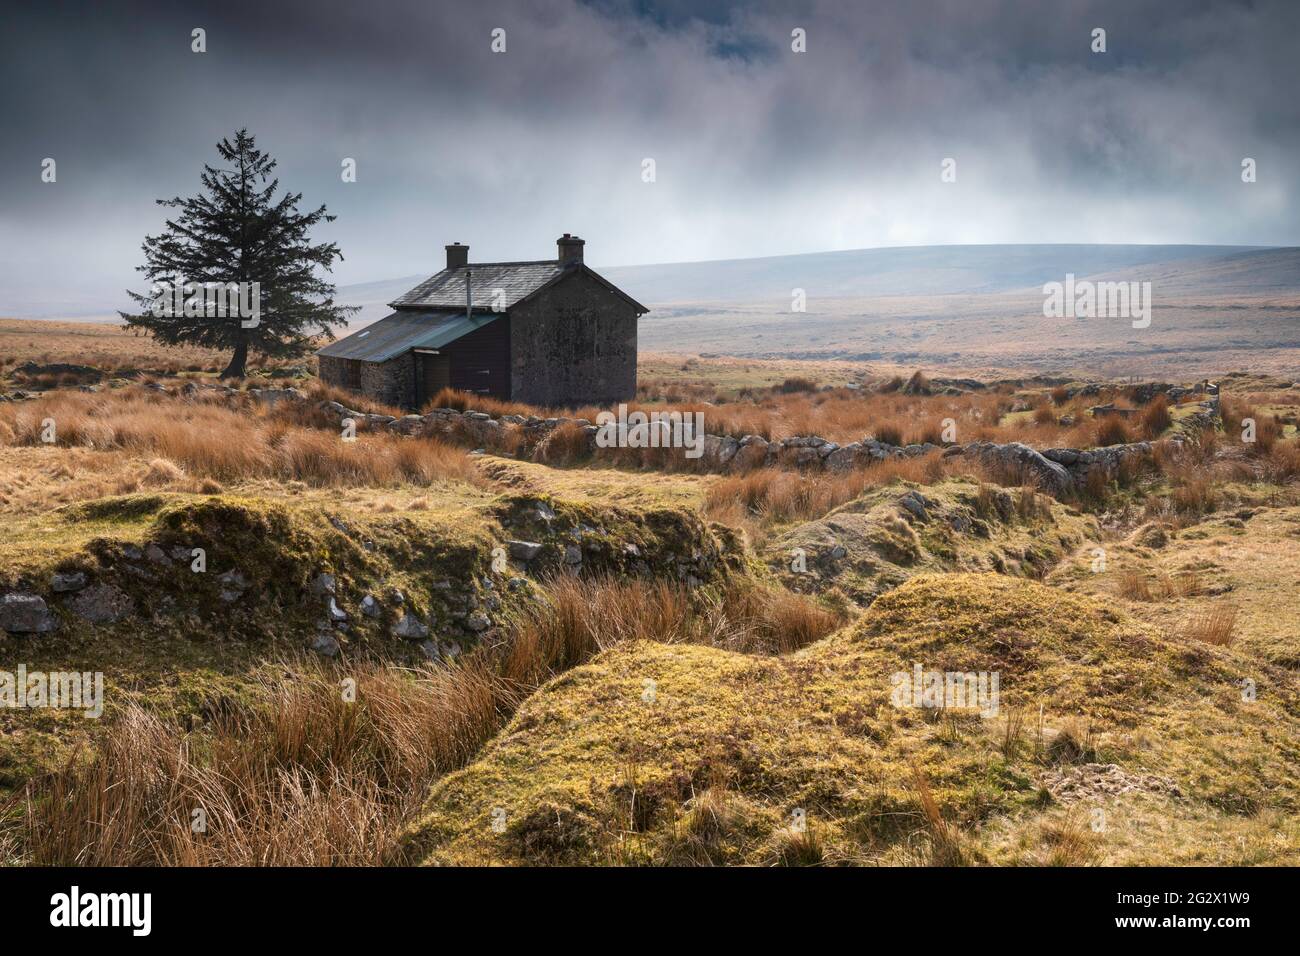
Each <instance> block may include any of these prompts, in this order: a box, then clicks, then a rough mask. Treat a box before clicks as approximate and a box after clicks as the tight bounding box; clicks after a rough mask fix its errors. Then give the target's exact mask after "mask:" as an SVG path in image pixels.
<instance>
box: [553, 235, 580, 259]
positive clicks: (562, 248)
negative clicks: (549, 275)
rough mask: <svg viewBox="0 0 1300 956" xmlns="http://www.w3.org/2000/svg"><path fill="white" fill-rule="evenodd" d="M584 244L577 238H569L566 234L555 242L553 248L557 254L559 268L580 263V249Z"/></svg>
mask: <svg viewBox="0 0 1300 956" xmlns="http://www.w3.org/2000/svg"><path fill="white" fill-rule="evenodd" d="M584 245H586V242H585V241H584V240H582V239H579V238H578V237H577V236H571V235H569V234H568V233H567V232H566V233H565V234H564V235H562V236H561V237H560V238H559V239H557V240H555V248H556V251H557V253H558V256H557V258H558V259H559V261H560V265H561V266H570V265H577V264H580V263H581V262H582V247H583V246H584Z"/></svg>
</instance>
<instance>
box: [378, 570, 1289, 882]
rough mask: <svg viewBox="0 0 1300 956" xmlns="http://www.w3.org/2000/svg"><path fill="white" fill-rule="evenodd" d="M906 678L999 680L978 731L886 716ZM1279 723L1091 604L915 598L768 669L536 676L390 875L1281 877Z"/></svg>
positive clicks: (595, 666)
mask: <svg viewBox="0 0 1300 956" xmlns="http://www.w3.org/2000/svg"><path fill="white" fill-rule="evenodd" d="M916 664H920V665H922V667H923V668H924V669H925V670H927V671H928V670H939V671H961V672H972V671H994V672H997V673H998V674H999V676H1000V708H999V715H998V716H997V717H996V718H982V717H981V716H980V715H979V714H978V713H976V712H972V711H958V710H952V709H950V710H947V711H937V710H934V709H928V708H916V707H907V706H903V707H899V706H895V705H894V702H893V701H892V699H891V692H892V689H893V683H892V679H891V678H892V675H895V674H897V673H899V672H905V673H906V672H911V671H912V669H913V667H914V665H916ZM1247 677H1251V678H1253V679H1255V680H1257V681H1258V682H1259V686H1260V687H1263V686H1264V684H1265V683H1267V687H1268V690H1267V692H1260V693H1259V694H1258V696H1257V699H1255V700H1253V701H1250V702H1246V701H1245V700H1243V693H1242V687H1241V686H1240V681H1242V680H1243V679H1244V678H1247ZM1040 708H1041V710H1040ZM1040 715H1041V716H1040ZM1298 715H1300V694H1298V693H1297V686H1296V680H1295V678H1294V677H1293V676H1292V675H1290V674H1289V673H1287V672H1285V671H1282V670H1281V669H1273V670H1269V671H1267V673H1261V671H1260V668H1259V666H1258V665H1257V664H1254V663H1252V662H1249V661H1247V660H1245V659H1243V658H1241V657H1239V656H1238V655H1236V654H1234V653H1232V652H1231V651H1225V650H1220V649H1215V648H1211V647H1206V646H1203V645H1192V644H1186V643H1181V642H1178V641H1169V640H1165V639H1163V638H1162V637H1160V636H1159V635H1158V634H1157V633H1156V632H1155V631H1154V630H1153V629H1151V628H1149V627H1147V626H1145V625H1142V624H1140V623H1138V622H1136V621H1134V620H1133V619H1131V618H1129V617H1127V616H1125V615H1123V614H1120V613H1116V612H1114V611H1112V610H1111V609H1109V608H1108V607H1107V606H1106V605H1105V604H1103V603H1101V602H1098V601H1096V600H1092V599H1088V598H1083V597H1078V596H1073V595H1065V594H1062V593H1060V592H1058V591H1056V590H1053V589H1049V588H1047V587H1046V586H1043V585H1040V584H1037V583H1034V582H1030V581H1025V580H1020V579H1013V578H1008V577H1004V576H998V575H988V574H946V575H938V576H928V575H927V576H920V577H917V578H915V579H913V580H911V581H909V582H908V583H906V584H904V585H903V586H902V587H900V588H898V589H897V590H895V591H893V592H892V593H890V594H887V595H884V596H882V597H881V598H880V599H879V600H877V601H876V602H875V604H874V605H873V606H872V607H871V609H870V610H869V611H868V612H867V613H866V615H865V616H864V617H863V618H862V619H861V620H860V621H859V622H858V623H857V624H855V625H853V626H851V627H849V628H847V629H845V630H843V631H840V632H838V633H837V634H835V635H832V636H831V637H829V638H827V639H825V640H823V641H821V642H819V643H817V644H815V645H813V646H811V647H809V648H807V649H806V650H804V651H803V652H800V653H798V654H794V655H791V656H788V657H783V658H776V659H771V658H754V657H749V656H745V655H741V654H734V653H728V652H725V651H721V650H717V649H712V648H704V647H688V646H663V645H657V644H648V643H646V644H633V645H628V646H623V647H619V648H616V649H614V650H611V651H609V652H606V653H605V654H602V655H601V656H599V657H598V658H596V659H595V660H594V661H593V662H592V663H591V664H589V665H587V666H584V667H580V668H577V669H575V670H573V671H571V672H569V673H567V674H565V675H563V676H561V677H558V678H557V679H555V680H553V681H552V682H550V683H549V684H547V685H545V686H544V687H543V688H542V689H541V690H540V691H538V693H536V694H535V695H534V696H533V697H532V698H531V699H530V700H529V701H527V702H526V703H525V704H524V705H523V707H522V708H521V709H520V710H519V712H518V713H517V714H516V716H515V718H514V719H513V720H512V721H511V723H510V724H509V725H507V727H506V728H505V729H504V730H503V731H502V732H501V733H500V734H499V735H498V736H497V738H496V739H495V740H494V741H493V742H492V743H491V744H489V745H488V747H487V748H486V749H485V750H484V752H483V753H482V754H481V755H480V758H479V759H478V760H477V761H476V762H475V763H473V764H471V765H470V766H468V767H467V768H465V769H464V770H462V771H459V772H457V773H455V774H452V775H450V776H448V777H447V778H445V779H444V780H443V781H441V782H440V783H439V784H438V785H436V786H435V788H434V790H433V792H432V795H431V797H430V800H429V802H428V804H427V807H426V812H425V814H424V816H423V817H422V819H421V820H420V821H419V823H418V824H417V825H416V826H414V827H413V828H412V829H411V831H410V833H409V834H408V837H407V839H406V842H405V849H404V854H405V857H404V858H405V859H408V860H416V861H420V862H424V863H442V864H451V863H472V864H595V863H609V862H614V863H650V864H660V863H669V864H672V863H703V864H721V863H752V864H763V863H838V862H858V863H868V862H884V863H916V862H945V863H954V862H975V863H978V862H1057V863H1070V862H1094V861H1101V862H1125V863H1133V862H1157V861H1159V862H1166V863H1168V862H1174V861H1177V860H1180V859H1182V860H1187V861H1191V860H1212V861H1216V862H1236V861H1240V860H1241V859H1242V858H1243V857H1245V856H1249V859H1251V860H1256V859H1267V860H1272V861H1281V860H1291V861H1293V862H1294V861H1295V860H1296V859H1297V847H1298V846H1300V833H1298V832H1297V830H1296V828H1295V826H1294V823H1291V824H1287V823H1286V822H1285V821H1286V819H1287V815H1288V814H1289V815H1294V813H1295V811H1296V810H1297V808H1300V784H1297V782H1296V781H1297V780H1298V779H1300V773H1298V771H1300V734H1298V733H1297V727H1296V717H1297V716H1298ZM1110 780H1117V781H1121V784H1122V785H1119V786H1111V785H1110V784H1108V783H1106V781H1110ZM1098 781H1100V782H1098ZM1108 788H1109V789H1108ZM1053 793H1057V794H1059V796H1053ZM1081 795H1082V796H1081ZM1098 808H1100V809H1102V810H1103V812H1104V814H1105V816H1104V818H1103V819H1104V820H1105V821H1106V823H1105V825H1104V826H1102V827H1101V828H1100V829H1098V828H1096V827H1095V826H1092V825H1090V823H1089V820H1090V818H1089V816H1087V815H1086V814H1087V813H1091V812H1092V811H1093V810H1095V809H1098ZM1081 813H1083V814H1085V815H1084V816H1082V817H1081V816H1080V814H1081ZM1153 815H1154V817H1155V818H1157V819H1159V820H1160V821H1161V822H1160V826H1161V827H1162V840H1160V841H1156V842H1153V841H1151V840H1150V839H1145V840H1142V839H1137V838H1136V837H1135V834H1138V835H1140V833H1139V831H1140V828H1141V827H1142V826H1145V825H1147V824H1149V822H1150V819H1151V818H1152V816H1153ZM1092 819H1095V817H1093V818H1092ZM1288 827H1289V829H1288ZM1279 834H1280V837H1279ZM1247 847H1249V849H1247ZM1261 847H1262V848H1263V849H1261Z"/></svg>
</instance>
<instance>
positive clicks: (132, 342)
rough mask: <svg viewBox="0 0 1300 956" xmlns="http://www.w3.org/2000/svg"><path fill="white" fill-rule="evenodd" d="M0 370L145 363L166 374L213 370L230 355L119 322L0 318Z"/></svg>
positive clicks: (117, 366) (143, 365) (108, 367)
mask: <svg viewBox="0 0 1300 956" xmlns="http://www.w3.org/2000/svg"><path fill="white" fill-rule="evenodd" d="M0 356H3V358H0V370H3V369H4V367H5V366H7V365H14V366H17V365H21V364H23V363H24V362H36V363H37V364H38V365H47V364H52V363H58V364H65V365H93V366H95V367H96V368H100V369H104V370H115V369H122V368H147V369H151V370H156V371H159V372H166V373H168V374H176V373H178V372H183V371H194V372H198V371H211V372H219V371H220V370H221V369H222V368H224V367H225V365H226V362H228V361H229V359H230V356H229V354H227V353H223V352H219V351H215V350H213V349H203V348H197V347H194V346H184V347H174V346H163V345H159V344H158V343H156V342H154V341H153V340H152V339H150V338H148V337H146V336H143V335H136V334H133V333H132V332H130V331H129V330H127V328H126V327H125V326H122V325H117V324H114V323H92V322H35V321H29V320H25V319H0Z"/></svg>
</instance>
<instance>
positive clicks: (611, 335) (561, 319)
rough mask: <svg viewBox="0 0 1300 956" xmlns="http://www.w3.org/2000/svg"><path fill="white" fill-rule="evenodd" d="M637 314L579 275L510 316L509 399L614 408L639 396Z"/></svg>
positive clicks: (519, 308)
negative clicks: (611, 406) (615, 405)
mask: <svg viewBox="0 0 1300 956" xmlns="http://www.w3.org/2000/svg"><path fill="white" fill-rule="evenodd" d="M636 349H637V315H636V310H635V309H634V308H633V307H632V305H631V304H629V303H628V302H627V300H626V299H624V298H623V297H622V296H620V295H618V294H616V293H614V292H612V291H611V290H609V289H608V288H606V287H605V286H603V285H601V284H600V283H599V282H597V281H596V280H595V279H593V278H591V277H590V276H588V275H586V274H584V273H581V272H577V273H574V274H573V275H572V276H569V277H568V278H565V279H562V280H560V281H559V282H557V283H556V284H555V285H554V286H552V287H551V288H550V289H547V290H546V291H545V292H543V293H541V294H540V295H538V296H537V297H536V298H534V299H532V300H530V301H528V302H525V303H523V304H521V305H519V306H518V307H517V308H515V309H512V310H511V311H510V397H511V398H512V399H514V400H515V401H517V402H527V403H528V404H530V405H546V406H569V407H576V406H579V405H609V404H614V403H617V402H623V401H627V400H629V399H631V398H633V397H635V395H636Z"/></svg>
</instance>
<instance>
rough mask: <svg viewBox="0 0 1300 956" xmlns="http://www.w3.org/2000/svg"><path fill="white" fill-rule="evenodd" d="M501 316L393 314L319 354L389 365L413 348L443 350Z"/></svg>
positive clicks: (494, 314) (444, 313) (481, 313)
mask: <svg viewBox="0 0 1300 956" xmlns="http://www.w3.org/2000/svg"><path fill="white" fill-rule="evenodd" d="M500 317H501V316H500V314H499V313H495V312H475V313H474V314H473V316H472V317H466V315H465V313H464V312H463V311H461V312H451V311H438V312H408V311H403V312H394V313H393V314H392V315H387V316H385V317H384V318H382V319H380V320H379V321H378V322H375V323H374V324H372V325H368V326H366V327H365V328H364V329H361V330H360V331H359V332H353V333H352V334H351V335H349V336H347V337H346V338H341V339H339V340H338V341H337V342H331V343H330V344H329V345H327V346H325V347H324V348H323V349H321V350H320V351H319V352H318V353H317V354H318V355H327V356H329V357H331V358H345V359H359V360H361V361H363V362H386V361H388V360H389V359H390V358H393V357H394V356H397V355H401V354H402V353H403V352H407V351H410V350H411V349H437V348H441V347H442V346H444V345H448V344H450V343H451V342H454V341H456V340H457V339H458V338H460V337H461V336H463V335H468V334H469V333H470V332H473V331H474V330H475V329H481V328H483V326H485V325H489V324H491V323H492V322H495V321H496V320H497V319H498V318H500Z"/></svg>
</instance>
